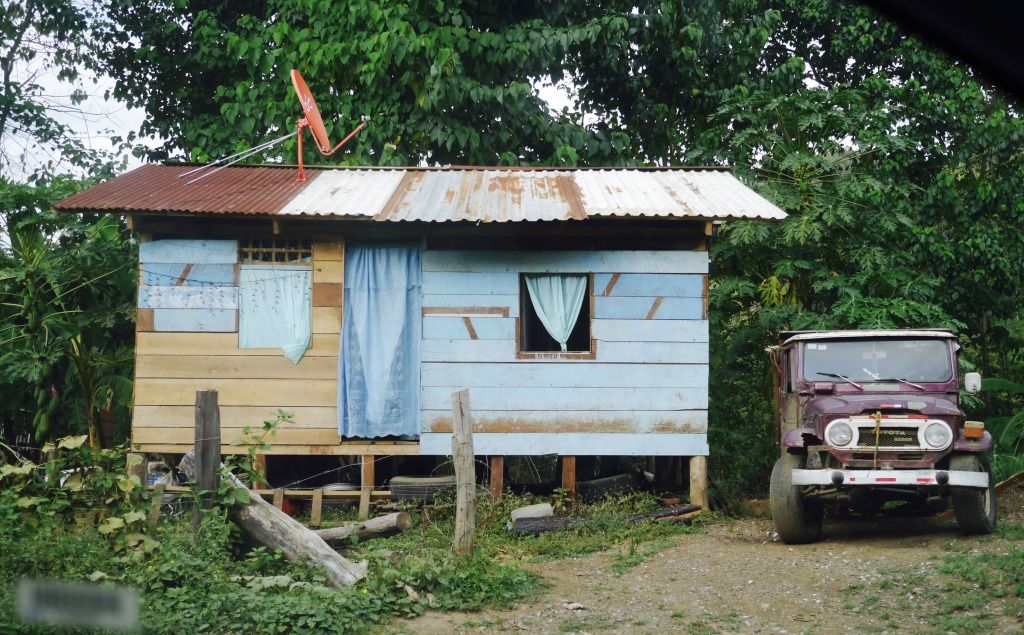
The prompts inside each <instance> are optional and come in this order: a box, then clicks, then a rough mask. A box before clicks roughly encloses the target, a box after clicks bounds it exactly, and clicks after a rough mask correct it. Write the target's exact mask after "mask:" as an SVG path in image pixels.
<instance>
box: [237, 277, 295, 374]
mask: <svg viewBox="0 0 1024 635" xmlns="http://www.w3.org/2000/svg"><path fill="white" fill-rule="evenodd" d="M311 285H312V272H311V271H310V269H309V267H295V266H291V267H289V266H284V265H242V267H241V268H240V269H239V272H238V286H239V291H238V346H239V348H278V347H280V348H281V350H282V351H284V355H285V357H287V358H288V359H290V360H291V361H292V362H294V363H296V364H298V363H299V360H300V359H302V355H303V354H304V353H305V352H306V349H308V348H309V342H310V330H311V327H310V312H311V309H310V306H311V304H312V297H311V295H312V291H311V289H312V287H311Z"/></svg>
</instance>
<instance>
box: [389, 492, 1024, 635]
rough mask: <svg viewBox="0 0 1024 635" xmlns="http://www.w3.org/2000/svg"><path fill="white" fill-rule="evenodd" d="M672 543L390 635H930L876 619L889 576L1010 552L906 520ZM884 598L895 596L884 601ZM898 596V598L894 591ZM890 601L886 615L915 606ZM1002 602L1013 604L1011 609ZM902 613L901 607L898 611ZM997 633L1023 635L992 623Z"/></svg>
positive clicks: (735, 530) (608, 555) (729, 527)
mask: <svg viewBox="0 0 1024 635" xmlns="http://www.w3.org/2000/svg"><path fill="white" fill-rule="evenodd" d="M1022 502H1024V488H1021V487H1018V488H1015V489H1014V490H1013V491H1011V492H1007V493H1006V494H1005V495H1002V496H1000V505H1001V510H1000V522H1003V523H1006V522H1015V523H1018V524H1019V523H1022V522H1024V514H1022V509H1024V505H1022ZM706 529H707V533H706V534H695V535H685V536H678V537H675V538H673V539H672V544H671V545H669V546H667V547H665V548H662V549H661V550H660V551H658V552H657V554H656V555H653V556H652V557H650V558H649V559H647V560H646V562H644V563H643V564H640V565H638V566H636V567H634V568H632V569H628V570H626V571H625V572H623V573H621V574H616V573H614V572H613V571H612V569H611V567H612V564H613V562H614V560H615V559H616V557H617V555H619V554H621V553H623V552H624V550H626V549H628V545H618V546H615V547H613V548H612V549H610V550H609V551H608V552H605V553H602V554H597V555H595V556H591V557H587V558H582V559H575V560H562V561H554V562H545V563H539V564H532V565H527V566H528V568H529V569H531V570H533V571H535V572H537V573H538V574H540V575H541V576H542V577H543V578H544V579H545V580H547V581H548V582H549V583H550V584H551V585H552V587H551V588H550V590H549V591H548V592H547V593H546V594H545V595H544V596H543V597H542V598H541V599H539V600H538V601H535V602H533V603H529V604H526V603H524V604H521V605H519V606H518V607H516V608H515V609H513V610H510V611H489V612H483V613H454V614H441V613H428V614H426V615H424V616H421V617H419V618H416V619H415V620H408V621H405V622H400V623H398V624H395V625H393V626H392V629H393V630H392V632H393V633H409V634H410V635H411V634H413V633H416V634H425V635H431V634H438V635H440V634H442V633H443V634H449V633H495V632H497V633H502V632H507V633H538V634H540V633H579V634H582V633H638V634H642V633H659V634H661V633H693V634H702V633H886V632H891V633H895V632H898V633H917V632H933V631H934V627H932V626H928V625H927V624H926V623H925V622H924V621H922V620H921V619H920V617H915V616H914V615H913V614H912V612H900V611H893V610H881V609H880V607H881V606H882V605H886V598H884V597H882V598H881V601H880V602H879V603H878V604H872V603H871V601H870V600H865V597H866V596H867V595H870V594H872V593H873V594H876V595H882V596H884V595H885V593H886V592H887V590H886V586H885V584H886V583H885V582H883V580H885V579H886V578H887V577H888V578H891V577H892V573H891V570H892V569H894V568H899V569H902V570H904V571H911V572H922V573H927V572H928V570H929V569H930V568H932V567H936V566H938V565H939V564H940V563H941V562H942V559H943V557H944V555H945V554H947V553H949V549H950V548H953V549H956V548H967V549H973V550H982V551H985V550H989V549H991V550H993V551H998V550H1001V551H1002V552H1003V553H1005V552H1006V550H1007V549H1014V548H1016V549H1020V548H1021V545H1019V544H1017V545H1014V544H1012V543H1011V544H1009V545H1008V541H1005V540H1001V541H979V540H978V539H977V538H971V537H965V536H961V535H960V533H959V532H958V530H957V527H956V522H955V521H954V520H941V519H917V518H906V517H893V518H879V519H877V520H870V521H865V520H863V519H858V520H856V521H854V520H833V521H827V523H826V529H825V536H824V539H823V540H822V541H821V542H819V543H817V544H813V545H802V546H790V545H786V544H783V543H782V542H780V541H779V540H778V538H777V537H776V536H775V534H774V532H773V527H772V523H771V520H770V519H769V518H764V517H753V518H751V517H747V518H741V519H738V520H729V521H724V522H720V523H713V524H710V525H707V526H706ZM893 592H896V591H895V590H893ZM899 592H900V593H903V591H899ZM905 595H907V596H909V597H906V598H904V597H900V598H893V602H889V603H888V604H887V605H888V606H890V607H891V606H894V605H898V604H899V602H895V600H899V601H900V602H903V600H906V601H907V602H910V603H912V602H914V597H913V595H914V592H913V590H911V591H909V592H907V593H906V594H905ZM1007 601H1018V602H1019V601H1021V600H1020V599H1019V598H1011V599H1009V600H1007ZM903 605H904V606H906V603H903ZM995 630H996V631H998V632H1015V633H1021V632H1024V623H1021V622H1020V621H1019V620H1017V619H1010V618H1000V619H999V620H998V622H997V624H996V627H995Z"/></svg>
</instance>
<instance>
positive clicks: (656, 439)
mask: <svg viewBox="0 0 1024 635" xmlns="http://www.w3.org/2000/svg"><path fill="white" fill-rule="evenodd" d="M472 398H473V397H472V395H470V400H472ZM473 452H475V453H476V454H494V455H501V456H539V455H542V454H561V455H563V456H591V455H598V456H600V455H611V454H614V455H619V456H707V454H708V437H707V435H706V434H599V433H575V434H574V433H550V434H549V433H534V434H522V433H516V432H511V433H488V432H482V433H474V434H473ZM451 453H452V435H451V434H448V433H441V432H429V433H423V434H421V435H420V454H423V455H441V456H445V455H450V454H451Z"/></svg>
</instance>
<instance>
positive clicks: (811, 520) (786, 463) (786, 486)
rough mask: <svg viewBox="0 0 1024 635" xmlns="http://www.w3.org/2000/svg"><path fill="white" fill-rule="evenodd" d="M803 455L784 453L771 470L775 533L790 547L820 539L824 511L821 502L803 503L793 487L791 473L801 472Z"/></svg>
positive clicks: (804, 501) (796, 487) (797, 489)
mask: <svg viewBox="0 0 1024 635" xmlns="http://www.w3.org/2000/svg"><path fill="white" fill-rule="evenodd" d="M806 460H807V457H806V456H803V455H797V454H789V453H786V454H783V455H782V456H781V457H779V460H778V461H776V462H775V467H774V468H772V481H771V490H770V492H771V494H770V497H771V502H772V520H774V521H775V531H777V532H778V533H779V538H781V539H782V542H785V543H787V544H790V545H798V544H805V543H808V542H815V541H816V540H818V539H819V538H821V525H822V521H823V519H824V516H825V509H824V507H823V506H822V504H821V503H819V502H818V501H813V500H806V499H804V497H803V496H801V494H800V488H799V487H798V486H796V485H793V470H797V469H801V468H803V467H804V463H805V461H806Z"/></svg>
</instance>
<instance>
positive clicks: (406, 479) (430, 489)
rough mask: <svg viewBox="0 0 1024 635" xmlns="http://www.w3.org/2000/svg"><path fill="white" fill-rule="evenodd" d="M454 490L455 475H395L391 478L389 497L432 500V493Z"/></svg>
mask: <svg viewBox="0 0 1024 635" xmlns="http://www.w3.org/2000/svg"><path fill="white" fill-rule="evenodd" d="M439 492H447V493H449V495H451V494H454V492H455V476H454V475H448V476H396V477H394V478H392V479H391V498H392V499H393V500H400V501H409V500H421V501H425V502H428V503H430V502H433V500H434V495H435V494H437V493H439Z"/></svg>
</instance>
